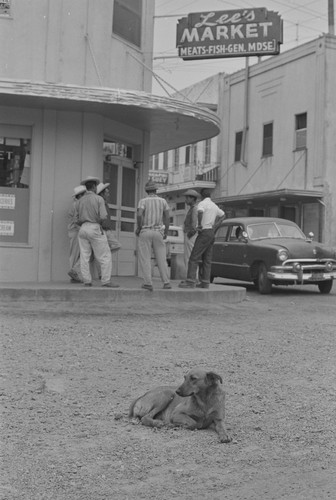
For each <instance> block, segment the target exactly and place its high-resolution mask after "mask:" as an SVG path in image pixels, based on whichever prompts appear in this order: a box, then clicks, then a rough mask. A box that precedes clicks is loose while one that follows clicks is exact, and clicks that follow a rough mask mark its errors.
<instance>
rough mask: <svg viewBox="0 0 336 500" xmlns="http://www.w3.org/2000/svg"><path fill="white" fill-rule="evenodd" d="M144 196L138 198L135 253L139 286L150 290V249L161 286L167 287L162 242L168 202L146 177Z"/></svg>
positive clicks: (167, 281)
mask: <svg viewBox="0 0 336 500" xmlns="http://www.w3.org/2000/svg"><path fill="white" fill-rule="evenodd" d="M145 191H146V193H147V197H146V198H142V199H141V200H140V201H139V204H138V211H137V229H136V231H135V234H136V235H137V236H139V241H138V256H139V264H140V268H141V269H142V275H143V280H144V283H143V285H142V288H144V289H145V290H149V291H152V290H153V283H152V264H151V258H152V252H153V253H154V256H155V259H156V262H157V265H158V268H159V273H160V276H161V280H162V282H163V288H164V289H165V290H168V289H170V288H171V284H170V281H169V275H168V266H167V260H166V244H165V242H164V240H165V239H166V238H167V234H168V229H169V205H168V203H167V201H166V200H165V199H164V198H160V197H159V196H157V194H156V191H157V186H156V184H155V183H154V182H153V181H151V180H150V181H148V182H147V184H146V186H145Z"/></svg>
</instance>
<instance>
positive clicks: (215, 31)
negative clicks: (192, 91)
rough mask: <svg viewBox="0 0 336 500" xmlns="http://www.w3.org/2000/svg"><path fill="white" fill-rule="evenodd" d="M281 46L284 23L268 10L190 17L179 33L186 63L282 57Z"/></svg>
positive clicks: (180, 51) (184, 19) (180, 50)
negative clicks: (250, 57) (226, 58)
mask: <svg viewBox="0 0 336 500" xmlns="http://www.w3.org/2000/svg"><path fill="white" fill-rule="evenodd" d="M281 43H282V20H281V18H280V16H279V14H278V13H277V12H272V11H268V10H267V9H265V8H257V9H241V10H226V11H216V12H213V11H211V12H197V13H193V14H188V17H182V18H181V19H179V21H178V25H177V32H176V47H177V48H178V54H179V56H180V57H182V59H184V60H188V59H214V58H217V57H247V56H262V55H272V54H279V52H280V44H281Z"/></svg>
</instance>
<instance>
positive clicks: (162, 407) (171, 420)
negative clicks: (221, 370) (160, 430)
mask: <svg viewBox="0 0 336 500" xmlns="http://www.w3.org/2000/svg"><path fill="white" fill-rule="evenodd" d="M219 382H220V383H221V384H222V383H223V381H222V377H220V376H219V375H217V374H216V373H214V372H206V371H205V370H202V369H200V368H195V369H193V370H190V372H188V373H187V375H186V376H185V377H184V382H183V384H182V385H180V387H178V388H177V389H176V388H174V387H171V386H161V387H156V388H155V389H152V390H151V391H148V392H146V394H144V395H143V396H140V397H139V398H138V399H136V400H135V401H133V402H132V404H131V406H130V409H129V414H128V416H129V417H130V418H133V417H134V418H139V419H140V420H141V423H142V424H143V425H147V426H149V427H162V426H163V425H172V426H182V427H186V428H187V429H207V428H208V427H210V426H214V427H215V430H216V432H217V434H218V436H219V440H220V442H221V443H229V442H230V441H231V438H229V436H228V434H227V432H226V430H225V427H224V413H225V405H224V402H225V393H224V391H223V390H222V389H221V388H220V386H219Z"/></svg>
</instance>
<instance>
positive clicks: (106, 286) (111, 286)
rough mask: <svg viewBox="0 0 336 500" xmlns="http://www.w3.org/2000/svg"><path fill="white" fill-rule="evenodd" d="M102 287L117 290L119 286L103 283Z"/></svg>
mask: <svg viewBox="0 0 336 500" xmlns="http://www.w3.org/2000/svg"><path fill="white" fill-rule="evenodd" d="M102 286H103V287H105V288H119V287H120V285H118V284H117V283H111V281H110V282H109V283H104V284H103V285H102Z"/></svg>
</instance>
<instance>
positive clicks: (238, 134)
mask: <svg viewBox="0 0 336 500" xmlns="http://www.w3.org/2000/svg"><path fill="white" fill-rule="evenodd" d="M242 144H243V132H242V131H241V132H236V142H235V154H234V161H240V160H241V153H242Z"/></svg>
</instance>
